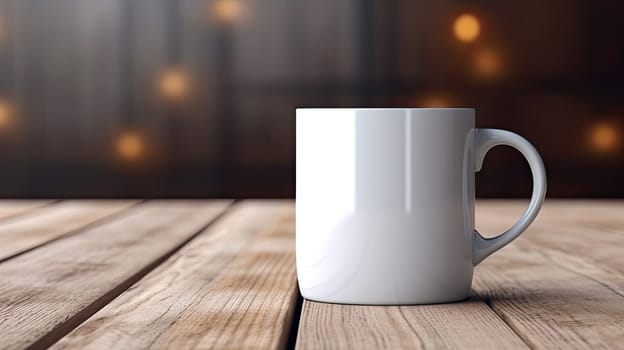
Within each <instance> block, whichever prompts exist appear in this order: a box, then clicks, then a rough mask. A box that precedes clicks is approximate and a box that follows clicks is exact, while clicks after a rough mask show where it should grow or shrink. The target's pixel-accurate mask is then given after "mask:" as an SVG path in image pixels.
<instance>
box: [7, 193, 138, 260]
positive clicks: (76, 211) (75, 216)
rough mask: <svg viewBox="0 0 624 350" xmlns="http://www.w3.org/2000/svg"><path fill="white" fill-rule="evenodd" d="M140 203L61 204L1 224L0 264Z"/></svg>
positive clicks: (73, 202)
mask: <svg viewBox="0 0 624 350" xmlns="http://www.w3.org/2000/svg"><path fill="white" fill-rule="evenodd" d="M136 203H138V202H137V201H126V200H99V201H67V202H60V203H56V204H53V205H50V206H46V207H45V208H41V209H39V210H35V211H33V212H30V213H27V214H24V215H20V216H19V217H15V218H13V219H11V220H9V221H0V261H2V260H4V259H7V258H9V257H11V256H13V255H15V254H18V253H21V252H23V251H26V250H28V249H32V248H34V247H36V246H39V245H41V244H43V243H46V242H48V241H51V240H54V239H57V238H59V237H62V236H64V235H67V234H69V233H71V232H74V231H77V230H80V229H81V228H84V227H85V226H88V225H89V224H93V223H95V222H98V221H99V220H102V219H105V218H107V217H110V216H111V215H114V214H116V213H120V212H122V211H123V210H125V209H127V208H129V207H131V206H133V205H135V204H136Z"/></svg>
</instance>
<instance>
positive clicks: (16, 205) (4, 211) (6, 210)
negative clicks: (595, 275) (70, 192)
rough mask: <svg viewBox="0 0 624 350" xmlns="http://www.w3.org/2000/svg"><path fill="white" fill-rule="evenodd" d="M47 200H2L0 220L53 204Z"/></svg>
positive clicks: (0, 203)
mask: <svg viewBox="0 0 624 350" xmlns="http://www.w3.org/2000/svg"><path fill="white" fill-rule="evenodd" d="M53 202H54V201H49V200H19V199H11V200H6V199H3V200H1V201H0V219H3V220H4V219H8V218H13V217H16V216H19V215H22V214H25V213H28V212H30V211H33V210H37V209H40V208H42V207H44V206H46V205H49V204H51V203H53Z"/></svg>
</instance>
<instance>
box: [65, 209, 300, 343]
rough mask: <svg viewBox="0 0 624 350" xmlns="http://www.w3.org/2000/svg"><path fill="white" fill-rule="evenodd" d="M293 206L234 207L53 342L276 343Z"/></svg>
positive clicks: (286, 322) (287, 314)
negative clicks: (84, 320) (163, 261)
mask: <svg viewBox="0 0 624 350" xmlns="http://www.w3.org/2000/svg"><path fill="white" fill-rule="evenodd" d="M293 209H294V208H293V205H292V202H290V201H287V202H282V201H276V202H267V201H263V202H261V203H258V202H243V203H242V204H238V205H236V206H235V207H234V208H233V209H232V210H231V211H230V212H229V213H228V214H227V215H226V216H225V217H223V218H222V219H220V220H219V222H217V223H216V224H215V225H213V226H210V227H209V228H208V229H207V230H206V231H205V232H203V233H202V234H201V235H200V236H198V237H197V238H195V239H194V240H193V241H191V242H190V243H189V244H188V245H186V246H185V247H184V248H182V249H181V250H179V251H178V252H177V253H176V254H174V255H173V256H171V258H170V259H169V260H167V261H166V262H165V263H164V264H163V265H161V266H160V267H158V268H157V269H155V270H153V271H152V272H151V273H150V274H149V275H147V276H146V277H145V278H144V279H142V280H141V281H139V282H138V283H137V284H135V285H134V286H133V287H132V288H130V289H129V290H127V291H126V292H125V293H123V294H122V295H120V296H119V297H118V298H117V299H115V300H114V301H113V302H111V303H110V304H109V305H107V306H106V307H104V308H103V309H102V310H100V312H98V313H96V314H95V315H93V317H92V318H91V319H89V320H88V321H87V322H85V323H84V324H83V325H81V326H80V327H79V328H78V329H76V330H75V331H74V332H72V333H70V334H69V335H68V336H67V337H65V338H63V339H62V340H61V341H60V342H59V343H57V344H55V346H54V348H57V349H60V348H71V349H91V348H93V349H141V348H148V347H150V348H168V349H190V348H196V349H207V348H217V349H221V348H235V349H277V348H283V347H284V345H285V343H286V339H287V336H288V332H289V329H290V326H291V318H292V313H293V310H294V307H295V303H296V299H297V290H296V276H295V261H294V212H293Z"/></svg>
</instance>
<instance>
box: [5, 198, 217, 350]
mask: <svg viewBox="0 0 624 350" xmlns="http://www.w3.org/2000/svg"><path fill="white" fill-rule="evenodd" d="M227 205H228V202H225V201H213V202H204V201H179V202H158V201H156V202H148V203H145V204H142V205H140V206H137V207H135V208H133V209H132V210H130V212H129V213H128V214H127V215H123V216H121V217H118V218H116V219H115V220H112V221H110V222H106V223H103V224H102V225H98V226H95V227H92V228H89V229H87V230H85V231H84V232H81V233H80V234H77V235H72V236H70V237H67V238H65V239H62V240H57V241H55V242H51V243H50V244H47V245H45V246H43V247H41V248H39V249H36V250H33V251H31V252H28V253H25V254H22V255H20V256H18V257H15V258H13V259H10V260H7V261H5V262H3V263H1V264H0V281H2V283H1V284H0V334H2V336H1V337H0V348H4V349H21V348H25V347H27V346H32V347H35V348H40V347H45V346H48V345H49V344H51V343H53V342H55V341H56V340H58V339H59V338H60V337H62V336H63V335H64V334H66V333H68V332H69V331H70V330H72V329H73V328H75V327H76V326H77V325H78V324H80V323H81V322H82V321H84V320H85V319H87V318H88V317H89V316H90V315H92V314H93V313H94V312H96V311H97V310H98V309H100V308H101V307H102V306H104V305H105V304H106V303H108V302H109V301H110V300H111V299H113V298H114V297H115V296H117V295H118V294H119V293H121V292H122V291H123V290H125V289H126V288H127V287H129V286H130V285H131V284H132V283H134V282H136V281H137V280H138V279H139V278H140V277H142V276H143V275H144V274H145V273H147V272H148V271H149V270H151V269H152V268H153V267H154V266H155V265H157V264H159V263H160V262H161V261H162V260H163V259H164V258H166V257H167V256H169V255H170V254H171V253H173V252H174V251H176V250H177V249H178V248H179V247H180V246H181V245H182V244H184V243H186V242H187V241H188V240H189V239H191V238H192V237H194V236H195V235H196V234H197V233H198V232H199V231H200V230H202V229H203V228H204V227H205V226H206V225H208V224H209V223H210V222H211V221H212V220H213V219H214V218H215V217H216V216H217V215H219V214H220V213H222V212H223V210H224V209H225V208H226V207H227Z"/></svg>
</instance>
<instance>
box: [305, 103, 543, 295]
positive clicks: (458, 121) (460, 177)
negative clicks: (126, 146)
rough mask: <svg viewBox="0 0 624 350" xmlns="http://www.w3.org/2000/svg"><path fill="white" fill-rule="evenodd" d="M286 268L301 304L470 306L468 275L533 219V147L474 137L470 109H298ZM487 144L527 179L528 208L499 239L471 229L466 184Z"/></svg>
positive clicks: (502, 137)
mask: <svg viewBox="0 0 624 350" xmlns="http://www.w3.org/2000/svg"><path fill="white" fill-rule="evenodd" d="M296 118H297V119H296V123H297V131H296V138H297V140H296V148H297V150H296V156H297V159H296V167H297V170H296V172H297V175H296V257H297V277H298V281H299V288H300V291H301V294H302V295H303V297H304V298H306V299H310V300H316V301H323V302H332V303H347V304H375V305H401V304H429V303H445V302H452V301H459V300H463V299H466V298H467V297H469V296H470V292H471V284H472V274H473V267H474V266H476V265H477V264H478V263H480V262H481V261H482V260H483V259H485V258H486V257H487V256H488V255H490V254H492V253H493V252H495V251H496V250H498V249H500V248H502V247H503V246H504V245H506V244H508V243H509V242H511V241H512V240H514V239H515V238H516V237H518V236H519V235H520V234H521V233H522V232H523V231H524V230H526V228H527V227H528V226H529V225H530V224H531V222H532V221H533V220H534V219H535V217H536V216H537V213H538V211H539V210H540V207H541V205H542V202H543V201H544V196H545V194H546V175H545V171H544V165H543V163H542V160H541V158H540V156H539V154H538V153H537V151H536V150H535V148H534V147H533V146H532V145H531V144H530V143H529V142H528V141H526V140H525V139H524V138H522V137H520V136H518V135H517V134H514V133H512V132H509V131H504V130H496V129H476V128H475V111H474V109H470V108H379V109H377V108H361V109H359V108H354V109H351V108H327V109H324V108H311V109H307V108H302V109H297V116H296ZM496 145H508V146H512V147H514V148H516V149H517V150H518V151H520V152H521V153H522V154H523V155H524V157H525V158H526V159H527V161H528V163H529V165H530V167H531V172H532V175H533V193H532V197H531V201H530V204H529V207H528V209H527V210H526V212H525V213H524V214H523V215H522V217H521V218H520V219H519V220H518V222H516V223H515V224H514V225H513V226H512V227H511V228H510V229H509V230H507V231H506V232H504V233H502V234H500V235H499V236H496V237H493V238H484V237H482V236H481V235H480V234H479V233H478V232H477V231H476V230H475V229H474V199H475V181H474V174H475V172H476V171H479V170H480V168H481V164H482V161H483V158H484V156H485V154H486V153H487V151H488V150H489V149H490V148H492V147H493V146H496Z"/></svg>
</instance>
